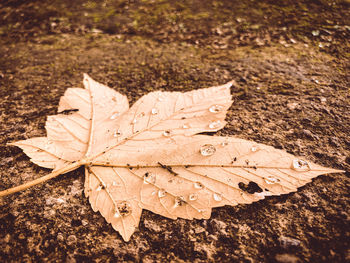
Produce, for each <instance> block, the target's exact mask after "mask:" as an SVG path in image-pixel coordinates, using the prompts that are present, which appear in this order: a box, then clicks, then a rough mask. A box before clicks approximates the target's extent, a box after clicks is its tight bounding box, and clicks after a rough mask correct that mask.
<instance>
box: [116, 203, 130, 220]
mask: <svg viewBox="0 0 350 263" xmlns="http://www.w3.org/2000/svg"><path fill="white" fill-rule="evenodd" d="M117 209H118V212H119V214H120V215H121V216H123V217H124V216H128V215H130V214H131V212H132V209H131V205H130V203H129V202H128V201H122V202H120V203H118V204H117Z"/></svg>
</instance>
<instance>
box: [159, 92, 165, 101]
mask: <svg viewBox="0 0 350 263" xmlns="http://www.w3.org/2000/svg"><path fill="white" fill-rule="evenodd" d="M163 100H164V95H163V94H162V93H161V94H159V97H158V101H163Z"/></svg>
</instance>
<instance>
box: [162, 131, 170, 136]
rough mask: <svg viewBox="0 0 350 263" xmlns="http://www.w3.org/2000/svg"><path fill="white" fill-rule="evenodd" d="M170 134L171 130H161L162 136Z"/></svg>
mask: <svg viewBox="0 0 350 263" xmlns="http://www.w3.org/2000/svg"><path fill="white" fill-rule="evenodd" d="M170 135H171V131H170V130H165V131H163V136H165V137H169V136H170Z"/></svg>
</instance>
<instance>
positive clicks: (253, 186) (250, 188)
mask: <svg viewBox="0 0 350 263" xmlns="http://www.w3.org/2000/svg"><path fill="white" fill-rule="evenodd" d="M238 187H239V188H240V189H241V190H242V191H244V192H247V193H248V194H254V193H261V192H262V191H263V189H261V187H260V186H259V185H258V184H257V183H255V182H249V183H248V184H245V183H243V182H240V183H239V184H238Z"/></svg>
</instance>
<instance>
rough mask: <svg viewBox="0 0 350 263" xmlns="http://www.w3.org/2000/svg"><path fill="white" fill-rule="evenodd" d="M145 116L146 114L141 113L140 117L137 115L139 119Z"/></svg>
mask: <svg viewBox="0 0 350 263" xmlns="http://www.w3.org/2000/svg"><path fill="white" fill-rule="evenodd" d="M143 116H145V113H144V112H141V113H140V114H139V115H137V117H138V118H142V117H143Z"/></svg>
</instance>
